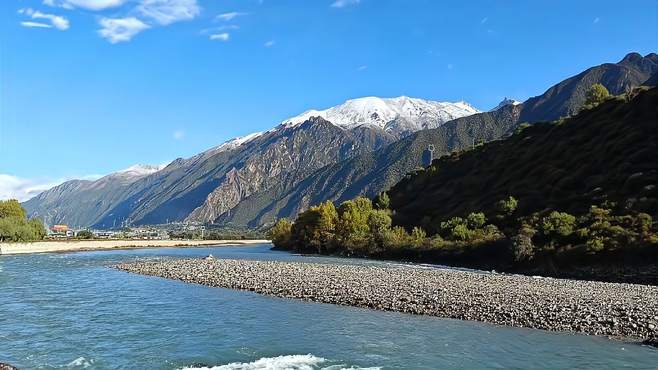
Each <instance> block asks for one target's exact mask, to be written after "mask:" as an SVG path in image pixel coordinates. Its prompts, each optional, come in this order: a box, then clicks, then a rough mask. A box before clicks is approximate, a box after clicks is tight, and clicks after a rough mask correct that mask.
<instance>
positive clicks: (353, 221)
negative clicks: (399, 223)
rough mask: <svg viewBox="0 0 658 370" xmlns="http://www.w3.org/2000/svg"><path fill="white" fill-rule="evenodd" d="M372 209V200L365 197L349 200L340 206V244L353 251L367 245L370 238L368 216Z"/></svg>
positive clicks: (338, 233) (338, 224)
mask: <svg viewBox="0 0 658 370" xmlns="http://www.w3.org/2000/svg"><path fill="white" fill-rule="evenodd" d="M371 211H372V202H371V201H370V199H368V198H364V197H358V198H356V199H353V200H348V201H346V202H344V203H342V204H341V205H340V207H338V223H337V225H336V237H337V239H338V243H339V244H340V245H342V246H343V247H345V248H347V249H348V250H351V251H355V250H359V249H362V248H364V247H366V245H367V244H368V240H369V239H370V227H369V226H368V217H369V216H370V212H371Z"/></svg>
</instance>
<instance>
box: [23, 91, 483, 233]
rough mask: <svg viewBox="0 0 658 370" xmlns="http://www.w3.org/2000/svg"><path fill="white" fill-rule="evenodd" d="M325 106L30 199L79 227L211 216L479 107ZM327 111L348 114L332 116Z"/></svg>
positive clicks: (33, 209)
mask: <svg viewBox="0 0 658 370" xmlns="http://www.w3.org/2000/svg"><path fill="white" fill-rule="evenodd" d="M323 112H325V113H323ZM323 112H318V114H317V115H313V114H308V113H309V112H307V113H305V114H303V115H301V116H298V117H294V118H291V119H288V120H285V121H284V123H283V124H280V125H279V126H277V127H275V128H273V129H271V130H269V131H267V132H258V133H254V134H251V135H247V136H245V137H241V138H235V139H232V140H229V141H227V142H225V143H223V144H221V145H219V146H217V147H214V148H211V149H209V150H207V151H205V152H203V153H200V154H198V155H196V156H194V157H191V158H187V159H182V158H179V159H177V160H175V161H173V162H172V163H170V164H169V165H168V166H167V167H165V168H162V169H154V168H151V167H144V166H134V167H131V168H129V169H127V170H125V171H120V172H117V173H114V174H111V175H108V176H106V177H104V178H103V179H101V180H98V181H96V182H93V181H90V182H84V183H78V182H77V181H73V182H67V183H64V184H62V185H60V186H57V187H55V188H53V189H50V190H48V191H46V192H44V193H42V194H40V195H39V196H37V197H35V198H33V199H30V200H29V201H27V202H25V203H24V206H25V208H26V209H27V210H28V212H29V213H30V215H32V216H37V217H42V218H43V219H44V220H45V221H46V222H47V223H60V222H61V223H69V224H71V225H76V226H95V227H101V228H108V227H113V226H117V225H121V224H123V223H128V224H155V223H165V222H168V221H183V220H185V221H190V222H213V221H215V220H216V219H218V218H219V217H220V216H222V215H223V214H224V213H227V214H230V210H231V209H232V208H233V207H235V206H236V205H237V204H238V203H240V202H241V201H242V200H243V199H245V198H246V197H249V196H250V195H252V194H254V193H257V192H260V191H264V190H266V189H270V188H276V187H285V188H288V187H291V186H294V185H296V184H297V183H298V182H299V181H301V180H302V179H303V178H305V177H306V176H308V175H310V174H311V173H313V171H315V170H317V169H319V168H322V167H324V166H326V165H329V164H333V163H337V162H340V161H342V160H344V159H347V158H350V157H352V156H355V155H359V154H362V153H366V152H370V151H372V150H375V149H378V148H379V147H381V146H383V145H385V144H389V143H391V142H393V141H395V140H396V139H398V138H399V137H400V136H403V135H406V134H408V133H410V132H412V131H414V130H417V129H421V128H422V127H427V126H428V125H432V126H439V125H440V124H442V123H443V122H444V121H445V120H448V119H452V118H454V117H461V116H464V115H467V114H472V113H474V112H477V110H475V109H474V108H472V107H471V106H469V105H468V104H466V103H463V102H460V103H440V102H433V101H427V100H421V99H413V98H406V97H403V98H393V99H380V98H364V99H355V100H352V101H348V102H346V103H345V104H343V105H341V106H339V107H335V108H330V109H328V110H326V111H323ZM324 114H328V115H329V116H331V117H332V118H334V119H336V118H337V117H339V116H342V117H343V119H342V120H339V121H338V123H332V122H329V121H327V120H325V119H323V118H321V116H322V115H324ZM348 117H352V118H353V119H354V120H355V121H354V122H353V123H350V121H349V120H348ZM386 120H390V121H388V122H385V121H386Z"/></svg>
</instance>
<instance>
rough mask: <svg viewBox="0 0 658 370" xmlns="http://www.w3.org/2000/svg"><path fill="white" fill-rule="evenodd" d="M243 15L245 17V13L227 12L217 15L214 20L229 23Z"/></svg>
mask: <svg viewBox="0 0 658 370" xmlns="http://www.w3.org/2000/svg"><path fill="white" fill-rule="evenodd" d="M243 15H247V13H241V12H228V13H222V14H219V15H217V16H216V17H215V19H217V20H221V21H230V20H232V19H233V18H235V17H239V16H243Z"/></svg>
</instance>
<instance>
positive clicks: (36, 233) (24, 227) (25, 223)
mask: <svg viewBox="0 0 658 370" xmlns="http://www.w3.org/2000/svg"><path fill="white" fill-rule="evenodd" d="M45 236H46V228H45V227H44V226H43V222H41V220H39V219H36V218H33V219H29V220H28V218H27V212H25V209H23V207H22V206H21V204H20V203H19V202H18V201H17V200H15V199H10V200H0V242H27V241H34V240H42V239H43V238H44V237H45Z"/></svg>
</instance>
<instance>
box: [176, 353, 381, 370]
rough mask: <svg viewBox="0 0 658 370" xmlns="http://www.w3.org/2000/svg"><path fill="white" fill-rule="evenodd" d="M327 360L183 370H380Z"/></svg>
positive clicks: (267, 360) (287, 359) (281, 359)
mask: <svg viewBox="0 0 658 370" xmlns="http://www.w3.org/2000/svg"><path fill="white" fill-rule="evenodd" d="M327 362H328V361H327V359H325V358H322V357H317V356H313V355H312V354H310V353H309V354H307V355H286V356H277V357H263V358H261V359H259V360H256V361H253V362H232V363H229V364H226V365H219V366H213V367H185V368H183V369H181V370H350V369H353V370H357V369H358V370H379V369H380V368H379V367H369V368H361V367H355V366H348V365H343V364H338V365H329V366H327V367H321V365H323V364H327Z"/></svg>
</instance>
